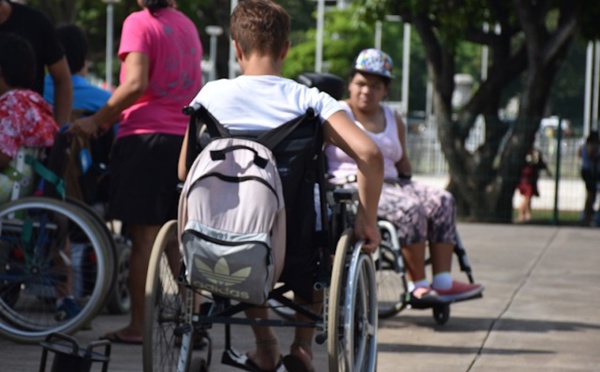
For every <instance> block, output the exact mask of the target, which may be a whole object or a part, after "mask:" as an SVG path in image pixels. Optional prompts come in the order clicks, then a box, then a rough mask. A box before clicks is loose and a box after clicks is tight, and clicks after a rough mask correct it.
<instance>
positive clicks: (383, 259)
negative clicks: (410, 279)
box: [375, 242, 406, 318]
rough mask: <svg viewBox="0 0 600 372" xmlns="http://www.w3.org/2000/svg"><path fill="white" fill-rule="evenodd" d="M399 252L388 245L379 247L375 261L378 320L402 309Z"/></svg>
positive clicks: (401, 277)
mask: <svg viewBox="0 0 600 372" xmlns="http://www.w3.org/2000/svg"><path fill="white" fill-rule="evenodd" d="M399 254H400V253H399V252H398V251H396V250H395V249H394V248H393V247H391V246H390V245H389V244H388V243H386V242H382V243H381V245H380V246H379V251H378V254H377V259H376V261H375V277H376V282H377V300H378V302H377V312H378V315H379V317H380V318H389V317H392V316H394V315H396V314H398V313H399V312H400V311H402V309H403V308H404V301H403V296H404V293H405V292H406V288H405V285H404V284H405V281H406V279H405V278H404V275H403V274H402V273H401V272H400V271H399V270H398V260H401V259H402V258H401V257H400V256H399Z"/></svg>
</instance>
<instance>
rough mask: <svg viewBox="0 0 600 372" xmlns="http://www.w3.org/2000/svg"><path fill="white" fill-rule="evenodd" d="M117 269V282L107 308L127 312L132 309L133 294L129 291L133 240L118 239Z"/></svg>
mask: <svg viewBox="0 0 600 372" xmlns="http://www.w3.org/2000/svg"><path fill="white" fill-rule="evenodd" d="M116 250H117V270H116V273H115V283H114V285H113V288H112V290H111V291H110V293H109V294H108V299H107V301H106V310H108V312H109V313H110V314H115V315H118V314H127V313H128V312H129V311H130V310H131V294H130V293H129V285H128V284H127V281H128V280H129V258H130V257H131V242H130V241H117V242H116Z"/></svg>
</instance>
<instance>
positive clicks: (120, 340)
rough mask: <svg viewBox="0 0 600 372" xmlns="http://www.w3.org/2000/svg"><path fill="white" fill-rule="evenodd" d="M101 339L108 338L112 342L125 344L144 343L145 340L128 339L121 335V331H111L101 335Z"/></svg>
mask: <svg viewBox="0 0 600 372" xmlns="http://www.w3.org/2000/svg"><path fill="white" fill-rule="evenodd" d="M99 340H108V341H110V343H111V344H125V345H142V344H143V343H144V341H143V340H128V339H126V338H122V337H121V336H119V332H110V333H107V334H105V335H104V336H102V337H100V338H99Z"/></svg>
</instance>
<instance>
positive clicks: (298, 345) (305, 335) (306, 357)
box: [290, 291, 323, 371]
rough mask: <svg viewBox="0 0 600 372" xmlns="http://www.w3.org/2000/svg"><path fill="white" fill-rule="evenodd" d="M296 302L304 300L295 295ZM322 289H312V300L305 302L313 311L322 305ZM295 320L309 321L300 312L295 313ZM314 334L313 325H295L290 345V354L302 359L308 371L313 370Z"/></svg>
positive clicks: (317, 311)
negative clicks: (308, 302) (292, 340)
mask: <svg viewBox="0 0 600 372" xmlns="http://www.w3.org/2000/svg"><path fill="white" fill-rule="evenodd" d="M294 300H295V301H296V303H300V304H302V303H304V301H303V300H302V299H301V298H300V297H298V296H295V298H294ZM322 305H323V291H313V301H312V303H311V304H307V305H306V307H307V308H308V309H310V310H311V311H312V312H314V313H319V312H320V311H321V308H322V307H323V306H322ZM296 320H297V321H300V322H311V320H310V319H308V318H307V317H305V316H303V315H302V314H299V313H296ZM314 336H315V329H314V328H313V327H297V328H296V329H295V334H294V342H293V343H292V344H291V345H290V355H293V356H295V357H297V358H298V359H300V360H301V361H302V364H304V366H306V367H307V368H308V370H310V371H314V367H313V364H312V359H313V353H312V341H313V338H314Z"/></svg>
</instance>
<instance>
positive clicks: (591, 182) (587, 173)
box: [579, 130, 600, 226]
mask: <svg viewBox="0 0 600 372" xmlns="http://www.w3.org/2000/svg"><path fill="white" fill-rule="evenodd" d="M579 157H580V158H581V160H582V163H581V178H582V179H583V182H584V183H585V191H586V196H585V206H584V208H583V221H582V222H583V224H584V225H585V226H590V225H591V224H592V220H593V215H594V204H595V203H596V194H597V192H598V181H599V174H600V138H599V137H598V131H597V130H592V131H590V134H589V135H588V137H587V138H586V140H585V143H584V144H583V146H581V148H580V149H579Z"/></svg>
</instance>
